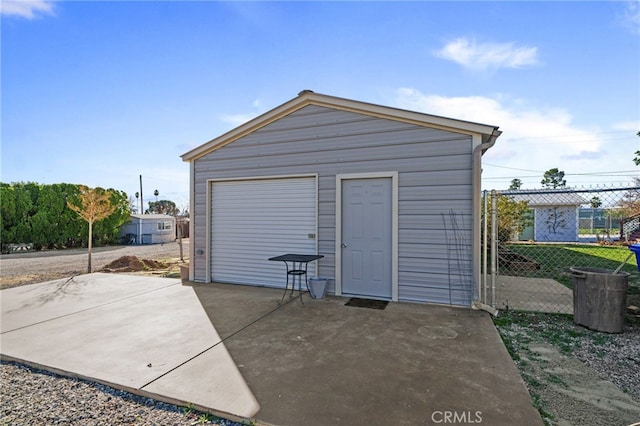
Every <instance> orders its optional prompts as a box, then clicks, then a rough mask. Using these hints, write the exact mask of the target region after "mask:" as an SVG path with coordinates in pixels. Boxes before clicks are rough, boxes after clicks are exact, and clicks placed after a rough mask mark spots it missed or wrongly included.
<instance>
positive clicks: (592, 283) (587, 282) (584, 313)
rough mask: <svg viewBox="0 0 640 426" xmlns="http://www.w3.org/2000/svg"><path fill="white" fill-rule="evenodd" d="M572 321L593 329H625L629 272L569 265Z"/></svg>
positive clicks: (620, 331)
mask: <svg viewBox="0 0 640 426" xmlns="http://www.w3.org/2000/svg"><path fill="white" fill-rule="evenodd" d="M570 270H571V274H572V277H573V280H572V281H573V322H575V323H576V324H579V325H583V326H585V327H587V328H589V329H591V330H595V331H603V332H605V333H622V329H623V327H624V312H625V309H626V305H627V291H628V288H629V274H628V273H626V272H618V273H615V274H614V272H615V271H613V270H610V269H596V268H570Z"/></svg>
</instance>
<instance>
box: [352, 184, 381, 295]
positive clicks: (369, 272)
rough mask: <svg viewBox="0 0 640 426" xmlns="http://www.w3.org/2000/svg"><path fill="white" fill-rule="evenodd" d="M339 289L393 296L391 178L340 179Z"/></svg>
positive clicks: (358, 293)
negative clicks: (340, 267) (340, 264)
mask: <svg viewBox="0 0 640 426" xmlns="http://www.w3.org/2000/svg"><path fill="white" fill-rule="evenodd" d="M341 241H342V245H341V251H342V253H341V256H342V260H341V263H342V274H341V275H342V276H341V280H342V293H343V294H344V295H354V296H364V297H370V298H378V299H391V297H392V278H391V276H392V180H391V178H373V179H345V180H342V236H341Z"/></svg>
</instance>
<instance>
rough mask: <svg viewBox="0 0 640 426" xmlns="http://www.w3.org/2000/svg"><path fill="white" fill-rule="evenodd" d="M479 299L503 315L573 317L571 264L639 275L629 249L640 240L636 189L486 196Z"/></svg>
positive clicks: (632, 294) (636, 283) (639, 284)
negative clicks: (522, 312)
mask: <svg viewBox="0 0 640 426" xmlns="http://www.w3.org/2000/svg"><path fill="white" fill-rule="evenodd" d="M483 210H484V215H483V231H484V232H483V234H484V235H483V244H484V246H483V280H482V281H483V282H482V285H481V288H480V293H481V294H480V299H481V301H482V302H484V303H486V304H488V305H491V306H493V307H495V308H497V309H502V310H509V309H514V310H525V311H536V312H551V313H572V312H573V291H572V277H571V272H570V268H571V267H588V268H600V269H609V270H615V269H616V268H618V267H619V266H620V265H621V264H623V266H622V269H621V270H622V271H625V272H628V273H630V274H631V275H630V277H629V294H628V297H627V301H628V304H635V305H636V306H640V274H639V273H638V268H637V265H636V259H635V256H633V255H632V252H631V251H630V250H629V248H628V245H629V244H633V243H636V242H640V186H633V187H624V188H599V189H567V188H558V189H541V190H513V191H491V192H486V191H485V193H484V209H483Z"/></svg>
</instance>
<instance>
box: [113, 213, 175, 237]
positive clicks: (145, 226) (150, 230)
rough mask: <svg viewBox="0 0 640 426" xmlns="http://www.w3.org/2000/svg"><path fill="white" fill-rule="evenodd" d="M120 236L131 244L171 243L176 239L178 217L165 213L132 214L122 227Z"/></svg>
mask: <svg viewBox="0 0 640 426" xmlns="http://www.w3.org/2000/svg"><path fill="white" fill-rule="evenodd" d="M120 237H121V238H122V239H123V240H125V242H126V243H129V244H160V243H170V242H171V241H175V239H176V219H175V218H174V217H173V216H169V215H165V214H132V215H131V217H130V218H129V221H128V222H127V223H125V224H124V225H122V228H120Z"/></svg>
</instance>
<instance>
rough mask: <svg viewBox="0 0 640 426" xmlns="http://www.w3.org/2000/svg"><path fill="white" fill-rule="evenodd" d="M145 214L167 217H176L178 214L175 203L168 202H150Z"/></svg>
mask: <svg viewBox="0 0 640 426" xmlns="http://www.w3.org/2000/svg"><path fill="white" fill-rule="evenodd" d="M146 212H147V213H151V214H167V215H169V216H176V215H177V214H178V213H180V211H179V209H178V207H177V206H176V203H174V202H173V201H169V200H160V201H150V202H149V209H148V210H147V211H146Z"/></svg>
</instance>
